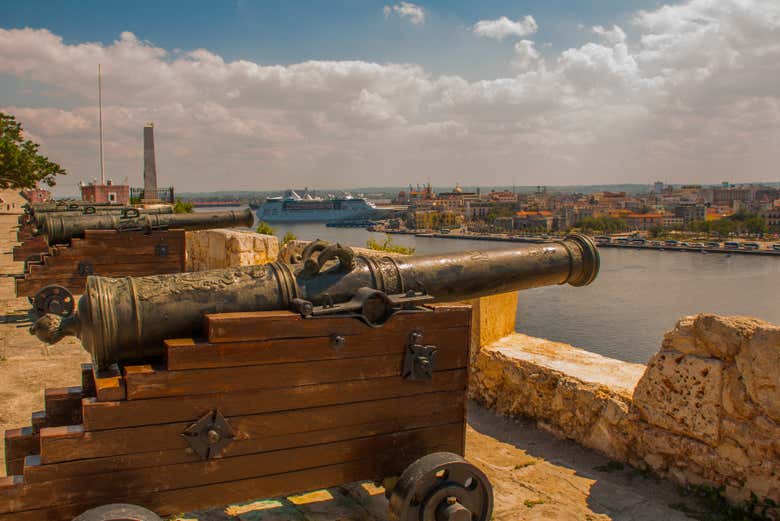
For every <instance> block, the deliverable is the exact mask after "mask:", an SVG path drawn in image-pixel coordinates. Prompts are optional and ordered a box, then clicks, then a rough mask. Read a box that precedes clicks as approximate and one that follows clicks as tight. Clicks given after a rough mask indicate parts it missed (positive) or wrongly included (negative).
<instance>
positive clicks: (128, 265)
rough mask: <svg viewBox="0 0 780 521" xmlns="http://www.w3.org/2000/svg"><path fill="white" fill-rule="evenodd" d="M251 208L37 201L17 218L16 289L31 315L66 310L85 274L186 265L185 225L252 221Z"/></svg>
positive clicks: (157, 271) (165, 270)
mask: <svg viewBox="0 0 780 521" xmlns="http://www.w3.org/2000/svg"><path fill="white" fill-rule="evenodd" d="M252 223H253V215H252V213H251V211H250V210H248V209H247V210H245V211H229V212H210V213H205V212H204V213H192V214H174V213H173V211H172V208H171V207H170V206H160V207H157V208H150V209H138V208H134V207H125V206H117V205H99V204H94V203H89V204H83V203H82V204H79V203H74V202H71V203H67V204H53V203H46V204H38V205H31V206H30V207H29V208H28V211H27V213H25V214H24V215H23V216H22V218H21V222H20V228H19V231H18V240H19V241H20V242H21V243H22V244H21V245H20V246H17V247H15V248H14V250H13V259H14V260H15V261H23V262H24V273H23V274H22V275H20V276H18V277H17V278H16V281H15V284H16V296H17V297H27V298H28V299H29V300H30V303H31V304H32V313H33V315H34V316H40V315H43V314H46V313H55V314H58V315H68V314H70V313H72V312H73V310H74V306H75V298H74V297H75V296H76V295H80V294H82V293H83V292H84V288H85V285H86V281H87V277H88V276H90V275H101V276H109V277H116V276H142V275H154V274H163V273H178V272H182V271H184V270H185V256H186V249H185V247H186V243H185V232H186V231H187V230H202V229H209V228H232V227H249V226H251V225H252Z"/></svg>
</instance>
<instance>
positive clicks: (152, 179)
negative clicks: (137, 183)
mask: <svg viewBox="0 0 780 521" xmlns="http://www.w3.org/2000/svg"><path fill="white" fill-rule="evenodd" d="M141 202H142V203H159V202H160V200H159V199H158V198H157V165H156V164H155V160H154V123H147V124H146V126H145V127H144V197H143V199H142V201H141Z"/></svg>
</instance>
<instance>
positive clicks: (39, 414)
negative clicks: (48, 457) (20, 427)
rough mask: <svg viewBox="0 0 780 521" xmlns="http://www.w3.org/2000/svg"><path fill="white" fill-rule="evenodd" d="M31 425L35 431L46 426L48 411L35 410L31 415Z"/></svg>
mask: <svg viewBox="0 0 780 521" xmlns="http://www.w3.org/2000/svg"><path fill="white" fill-rule="evenodd" d="M30 425H32V430H33V433H36V432H39V431H40V430H41V428H43V427H46V411H34V412H33V413H32V414H31V415H30Z"/></svg>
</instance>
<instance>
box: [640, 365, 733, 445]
mask: <svg viewBox="0 0 780 521" xmlns="http://www.w3.org/2000/svg"><path fill="white" fill-rule="evenodd" d="M722 372H723V362H721V361H720V360H717V359H714V358H700V357H697V356H692V355H685V354H683V353H680V352H679V351H667V350H663V351H660V352H659V353H658V354H656V355H655V356H654V357H653V358H652V359H651V360H650V363H649V364H648V367H647V370H646V371H645V374H644V375H643V376H642V379H641V380H640V381H639V384H638V385H637V387H636V391H635V392H634V400H633V404H634V407H635V408H636V410H637V411H638V412H639V415H640V417H641V418H642V419H643V420H644V421H646V422H647V423H650V424H651V425H655V426H656V427H661V428H663V429H667V430H669V431H671V432H675V433H677V434H682V435H685V436H690V437H691V438H695V439H698V440H702V441H706V442H711V443H715V442H717V441H718V438H719V430H720V429H719V428H720V415H721V405H720V402H721V389H722Z"/></svg>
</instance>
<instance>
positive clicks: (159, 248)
mask: <svg viewBox="0 0 780 521" xmlns="http://www.w3.org/2000/svg"><path fill="white" fill-rule="evenodd" d="M154 254H155V255H157V256H158V257H166V256H167V255H168V245H167V244H165V243H164V242H160V243H157V244H156V245H155V246H154Z"/></svg>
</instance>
